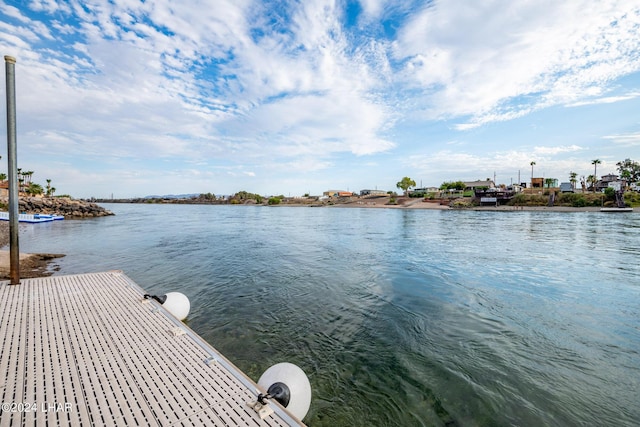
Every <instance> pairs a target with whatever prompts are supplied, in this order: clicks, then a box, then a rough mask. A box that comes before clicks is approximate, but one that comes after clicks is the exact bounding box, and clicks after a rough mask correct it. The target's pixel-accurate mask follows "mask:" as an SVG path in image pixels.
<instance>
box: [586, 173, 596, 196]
mask: <svg viewBox="0 0 640 427" xmlns="http://www.w3.org/2000/svg"><path fill="white" fill-rule="evenodd" d="M597 182H598V180H597V179H596V176H595V175H589V176H588V177H587V185H588V186H589V188H591V191H592V192H594V193H595V192H596V183H597Z"/></svg>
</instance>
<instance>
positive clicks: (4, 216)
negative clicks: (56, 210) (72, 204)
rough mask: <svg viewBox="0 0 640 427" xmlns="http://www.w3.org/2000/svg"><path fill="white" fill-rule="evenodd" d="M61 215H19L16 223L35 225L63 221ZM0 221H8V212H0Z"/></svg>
mask: <svg viewBox="0 0 640 427" xmlns="http://www.w3.org/2000/svg"><path fill="white" fill-rule="evenodd" d="M63 219H64V216H62V215H49V214H19V215H18V222H26V223H31V224H37V223H40V222H51V221H60V220H63ZM0 221H9V212H0Z"/></svg>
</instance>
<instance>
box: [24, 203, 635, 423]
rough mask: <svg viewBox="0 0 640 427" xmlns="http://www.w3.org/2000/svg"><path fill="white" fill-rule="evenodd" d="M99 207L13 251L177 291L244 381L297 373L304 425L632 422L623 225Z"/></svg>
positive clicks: (544, 218) (554, 219) (573, 218)
mask: <svg viewBox="0 0 640 427" xmlns="http://www.w3.org/2000/svg"><path fill="white" fill-rule="evenodd" d="M104 206H105V207H106V208H107V209H109V210H111V211H113V212H114V213H116V216H113V217H105V218H97V219H91V220H80V221H71V220H65V221H56V222H54V223H46V224H30V225H21V227H20V228H21V234H20V246H21V247H20V249H21V251H23V252H54V253H65V254H66V255H67V256H66V257H65V258H62V259H60V260H57V263H58V265H59V267H60V271H58V272H56V274H70V273H86V272H95V271H105V270H111V269H120V270H123V271H124V272H125V273H126V274H127V275H128V276H129V277H131V278H132V279H133V280H134V281H135V282H137V283H138V284H139V285H140V286H141V287H143V288H144V289H145V290H146V291H148V292H149V293H156V294H162V293H166V292H170V291H180V292H182V293H184V294H186V295H187V296H188V297H189V299H190V300H191V304H192V311H191V314H190V315H189V318H188V320H187V324H188V325H189V326H190V327H191V328H192V329H194V330H195V331H196V332H197V333H198V334H200V335H201V336H202V337H203V338H205V339H206V340H207V341H208V342H209V343H211V344H212V345H213V346H214V347H216V348H217V349H218V350H219V351H221V352H222V353H223V354H224V355H225V356H226V357H227V358H229V359H230V360H231V361H232V362H233V363H234V364H236V365H237V366H238V367H239V368H240V369H242V370H243V371H245V372H246V373H247V374H248V375H249V376H250V377H251V378H253V379H254V380H256V381H257V379H258V378H259V376H260V375H261V374H262V372H263V371H264V370H266V369H267V368H268V367H269V366H271V365H273V364H275V363H277V362H282V361H288V362H291V363H295V364H297V365H298V366H300V367H301V368H302V369H303V370H304V371H305V372H306V373H307V375H308V377H309V379H310V381H311V386H312V391H313V396H312V404H311V409H310V411H309V414H308V415H307V417H306V418H305V422H306V423H307V424H308V425H310V426H421V425H423V426H441V425H448V426H513V425H518V426H574V425H575V426H578V425H599V426H636V425H639V424H640V215H638V214H621V213H619V214H603V213H600V212H590V213H589V212H581V213H547V212H473V211H436V210H419V209H412V210H403V209H350V208H303V207H295V208H288V207H272V208H270V207H255V206H253V207H248V206H198V205H127V204H108V205H106V204H105V205H104Z"/></svg>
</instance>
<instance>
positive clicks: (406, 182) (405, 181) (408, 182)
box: [396, 176, 416, 196]
mask: <svg viewBox="0 0 640 427" xmlns="http://www.w3.org/2000/svg"><path fill="white" fill-rule="evenodd" d="M415 186H416V182H415V181H414V180H412V179H411V178H409V177H408V176H405V177H404V178H402V180H401V181H399V182H398V183H396V187H397V188H399V189H401V190H402V191H404V194H405V196H406V195H407V193H408V191H409V188H411V187H415Z"/></svg>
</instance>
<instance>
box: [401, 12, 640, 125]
mask: <svg viewBox="0 0 640 427" xmlns="http://www.w3.org/2000/svg"><path fill="white" fill-rule="evenodd" d="M496 10H500V11H501V12H500V13H496ZM639 16H640V5H638V3H637V2H633V1H602V2H597V3H593V2H591V1H586V0H585V1H573V2H555V1H542V2H533V3H532V2H529V3H523V2H511V1H507V0H504V1H499V2H491V3H469V4H467V5H465V6H464V7H461V6H460V5H459V4H458V3H456V2H436V3H433V4H432V5H430V6H429V7H426V8H425V9H424V10H423V11H422V12H421V13H417V14H415V16H414V17H413V18H412V19H411V20H410V22H409V23H408V24H407V25H406V26H405V27H404V28H403V29H402V30H401V31H400V36H399V38H398V40H397V42H396V43H395V44H394V54H395V56H396V58H397V59H398V60H406V61H407V66H406V69H405V78H406V79H407V80H408V81H413V82H414V83H415V84H416V85H417V86H419V87H421V88H424V89H425V90H427V95H426V96H425V99H426V103H425V108H427V107H428V108H429V109H430V113H429V114H430V115H431V116H433V117H438V116H440V117H446V116H471V117H472V120H471V121H470V124H471V125H472V126H467V127H475V126H479V125H481V124H483V123H487V122H490V121H499V120H503V119H511V118H513V117H519V116H520V113H521V112H524V113H527V112H530V111H532V110H535V109H538V108H542V107H545V106H550V105H557V104H562V103H570V102H576V101H577V100H579V99H581V98H583V97H584V96H585V94H586V95H589V96H593V95H594V94H603V93H605V92H606V91H607V84H608V83H609V82H611V81H612V80H613V79H615V78H617V77H619V76H621V75H624V74H627V73H631V72H636V71H638V70H640V57H639V56H638V55H637V53H638V51H639V50H640V39H639V38H638V37H637V36H636V35H637V32H638V22H639ZM632 52H636V54H635V55H633V54H630V53H632ZM463 128H465V127H464V126H463Z"/></svg>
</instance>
